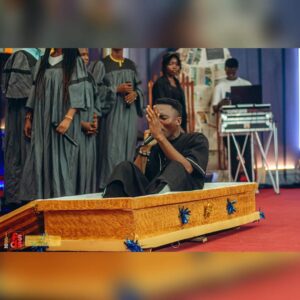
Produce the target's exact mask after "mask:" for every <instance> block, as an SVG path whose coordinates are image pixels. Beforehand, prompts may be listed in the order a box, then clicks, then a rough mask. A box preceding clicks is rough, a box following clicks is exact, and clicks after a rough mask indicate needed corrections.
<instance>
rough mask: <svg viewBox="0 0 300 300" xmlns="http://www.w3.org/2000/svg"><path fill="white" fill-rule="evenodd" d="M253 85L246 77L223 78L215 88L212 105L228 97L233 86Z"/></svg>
mask: <svg viewBox="0 0 300 300" xmlns="http://www.w3.org/2000/svg"><path fill="white" fill-rule="evenodd" d="M243 85H251V83H250V82H249V81H247V80H245V79H242V78H240V77H238V78H237V79H236V80H228V79H222V80H221V81H220V82H219V83H218V84H217V85H216V86H215V89H214V95H213V100H212V107H213V106H214V105H218V104H219V103H220V101H221V100H223V99H225V98H226V93H230V91H231V87H232V86H243Z"/></svg>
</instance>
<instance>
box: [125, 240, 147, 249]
mask: <svg viewBox="0 0 300 300" xmlns="http://www.w3.org/2000/svg"><path fill="white" fill-rule="evenodd" d="M124 244H125V246H126V248H127V249H128V250H129V251H131V252H143V248H142V247H141V246H140V245H139V243H138V240H136V241H134V240H128V239H127V240H125V242H124Z"/></svg>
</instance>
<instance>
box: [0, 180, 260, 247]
mask: <svg viewBox="0 0 300 300" xmlns="http://www.w3.org/2000/svg"><path fill="white" fill-rule="evenodd" d="M256 189H257V185H256V184H255V183H211V184H206V185H205V188H204V189H203V190H196V191H190V192H173V193H167V194H163V195H149V196H143V197H134V198H110V199H103V198H99V197H98V198H97V194H93V195H81V196H74V197H64V198H57V199H46V200H35V201H32V202H30V203H28V204H27V205H25V206H23V207H21V208H19V209H17V210H15V211H13V212H11V213H9V214H7V215H5V216H2V217H1V218H0V238H1V247H3V241H4V237H5V235H6V234H7V235H8V236H9V235H11V234H12V233H13V232H20V233H22V234H23V235H42V234H46V235H49V236H54V237H58V238H59V240H60V242H59V245H56V246H55V247H52V246H50V247H49V248H48V249H47V250H48V251H128V249H127V247H126V245H125V241H127V240H132V241H137V242H138V244H139V245H140V246H141V247H142V249H149V248H156V247H159V246H163V245H167V244H170V243H173V242H176V241H180V240H185V239H189V238H193V237H197V236H200V235H203V234H207V233H211V232H216V231H220V230H223V229H228V228H233V227H236V226H240V225H243V224H246V223H250V222H253V221H257V220H259V219H260V213H259V212H258V211H256V205H255V191H256ZM182 210H186V211H189V216H188V220H187V222H186V223H184V222H183V219H182V218H181V217H180V211H182Z"/></svg>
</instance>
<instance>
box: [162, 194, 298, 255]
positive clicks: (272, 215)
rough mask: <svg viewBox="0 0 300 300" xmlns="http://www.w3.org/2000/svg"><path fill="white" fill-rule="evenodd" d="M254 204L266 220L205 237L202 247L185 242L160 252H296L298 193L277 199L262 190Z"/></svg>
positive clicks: (279, 196) (198, 244) (199, 243)
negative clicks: (205, 240)
mask: <svg viewBox="0 0 300 300" xmlns="http://www.w3.org/2000/svg"><path fill="white" fill-rule="evenodd" d="M256 204H257V210H258V209H259V208H260V209H261V210H262V211H263V212H264V213H265V216H266V219H262V220H261V221H260V222H256V223H251V224H248V225H243V226H241V227H240V228H239V229H230V230H227V231H223V232H219V233H214V234H212V235H208V236H207V238H208V241H207V242H206V243H201V242H190V241H186V242H181V244H180V245H179V247H178V245H176V248H175V246H174V247H166V248H162V249H160V251H187V252H189V251H205V252H210V251H240V252H243V251H280V252H285V251H300V189H281V193H280V195H276V194H275V193H274V191H273V189H263V190H261V191H260V193H259V194H257V196H256Z"/></svg>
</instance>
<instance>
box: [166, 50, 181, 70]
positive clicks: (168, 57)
mask: <svg viewBox="0 0 300 300" xmlns="http://www.w3.org/2000/svg"><path fill="white" fill-rule="evenodd" d="M172 58H176V59H177V62H178V65H179V68H180V70H181V60H180V56H179V53H177V52H167V53H166V54H164V56H163V57H162V63H161V68H162V72H163V74H164V75H165V76H166V74H167V66H168V64H169V63H170V61H171V59H172Z"/></svg>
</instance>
